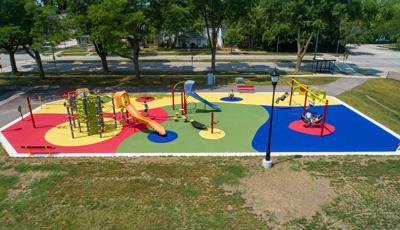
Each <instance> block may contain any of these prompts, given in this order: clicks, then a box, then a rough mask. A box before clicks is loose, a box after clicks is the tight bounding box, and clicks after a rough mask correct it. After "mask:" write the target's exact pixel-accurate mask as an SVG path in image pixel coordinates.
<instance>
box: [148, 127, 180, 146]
mask: <svg viewBox="0 0 400 230" xmlns="http://www.w3.org/2000/svg"><path fill="white" fill-rule="evenodd" d="M177 138H178V134H177V133H175V132H173V131H170V130H167V131H166V134H165V135H164V136H161V135H160V134H158V133H157V132H152V133H150V134H149V135H148V136H147V139H148V140H149V141H151V142H154V143H168V142H171V141H174V140H176V139H177Z"/></svg>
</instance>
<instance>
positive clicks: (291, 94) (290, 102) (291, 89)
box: [289, 78, 294, 106]
mask: <svg viewBox="0 0 400 230" xmlns="http://www.w3.org/2000/svg"><path fill="white" fill-rule="evenodd" d="M293 86H294V79H293V78H292V86H291V87H290V100H289V106H291V105H292V97H293Z"/></svg>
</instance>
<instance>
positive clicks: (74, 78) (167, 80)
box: [0, 72, 338, 86]
mask: <svg viewBox="0 0 400 230" xmlns="http://www.w3.org/2000/svg"><path fill="white" fill-rule="evenodd" d="M261 74H262V75H261ZM0 76H1V75H0ZM235 77H243V78H244V79H245V83H246V84H254V85H271V80H270V78H269V77H268V75H265V73H260V75H250V74H237V73H236V74H232V73H224V72H221V73H218V74H217V81H216V83H217V85H229V84H235V82H234V80H235ZM187 79H194V80H196V82H197V83H198V84H202V85H206V84H207V78H206V73H195V74H193V73H180V74H179V75H176V73H174V72H172V73H165V74H160V73H157V72H154V73H152V72H149V73H144V74H143V75H142V78H141V79H139V80H138V79H135V78H134V75H128V74H110V75H106V76H105V75H101V74H96V73H94V74H91V75H89V74H84V73H75V74H70V73H66V74H63V73H60V74H55V75H50V74H48V75H47V77H46V79H45V80H39V78H38V77H37V76H36V73H24V74H21V76H15V77H12V78H0V86H30V85H57V84H62V85H93V86H96V85H98V86H110V85H119V84H124V85H128V86H135V85H169V84H171V82H172V81H175V82H177V81H182V80H187ZM337 79H338V78H337V77H301V81H302V82H303V83H305V84H309V85H322V84H327V83H331V82H333V81H335V80H337ZM288 81H290V77H282V78H281V79H280V82H279V84H281V85H285V84H287V82H288Z"/></svg>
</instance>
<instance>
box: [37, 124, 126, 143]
mask: <svg viewBox="0 0 400 230" xmlns="http://www.w3.org/2000/svg"><path fill="white" fill-rule="evenodd" d="M104 124H105V132H103V133H102V138H100V135H99V134H93V135H90V136H88V135H87V132H86V125H85V124H81V130H82V132H81V133H80V132H79V130H78V129H77V128H76V129H75V130H74V135H75V138H72V136H71V131H70V127H69V123H68V122H65V123H62V124H60V125H58V126H56V127H54V128H52V129H50V130H49V131H47V133H46V135H45V139H46V141H48V142H49V143H51V144H53V145H58V146H66V147H67V146H83V145H90V144H95V143H98V142H101V141H106V140H109V139H111V138H113V137H114V136H116V135H117V134H118V133H120V132H121V129H122V127H121V125H118V126H117V128H114V120H113V119H110V118H104Z"/></svg>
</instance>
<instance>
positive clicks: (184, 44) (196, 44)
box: [163, 28, 225, 48]
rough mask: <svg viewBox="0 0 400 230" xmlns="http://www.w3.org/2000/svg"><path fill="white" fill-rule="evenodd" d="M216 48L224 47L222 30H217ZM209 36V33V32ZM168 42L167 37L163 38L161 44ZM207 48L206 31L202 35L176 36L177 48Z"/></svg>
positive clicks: (182, 34) (189, 33)
mask: <svg viewBox="0 0 400 230" xmlns="http://www.w3.org/2000/svg"><path fill="white" fill-rule="evenodd" d="M217 33H218V34H217V47H220V48H222V47H223V46H224V33H225V29H224V28H219V29H218V32H217ZM210 35H211V31H210ZM168 40H169V36H168V35H164V36H163V42H165V43H167V42H168ZM207 46H208V36H207V31H206V30H204V32H203V33H195V32H181V33H179V35H178V38H177V41H176V47H177V48H206V47H207Z"/></svg>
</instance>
